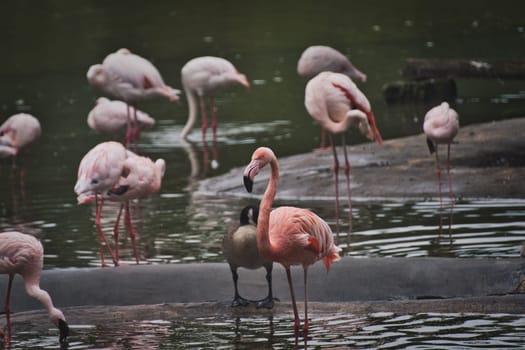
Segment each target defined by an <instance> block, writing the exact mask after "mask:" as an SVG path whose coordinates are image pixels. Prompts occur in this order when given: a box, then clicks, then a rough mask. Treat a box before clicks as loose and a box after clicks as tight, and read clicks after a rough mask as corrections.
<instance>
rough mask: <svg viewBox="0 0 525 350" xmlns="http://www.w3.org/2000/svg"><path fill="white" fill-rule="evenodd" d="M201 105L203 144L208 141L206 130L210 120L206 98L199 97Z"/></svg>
mask: <svg viewBox="0 0 525 350" xmlns="http://www.w3.org/2000/svg"><path fill="white" fill-rule="evenodd" d="M199 100H200V104H201V117H202V142H204V141H205V140H206V130H207V129H208V118H206V103H205V101H204V97H202V96H199Z"/></svg>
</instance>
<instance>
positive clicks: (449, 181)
mask: <svg viewBox="0 0 525 350" xmlns="http://www.w3.org/2000/svg"><path fill="white" fill-rule="evenodd" d="M447 177H448V193H449V196H450V220H449V222H448V238H449V240H450V242H452V219H453V215H454V204H455V198H454V192H452V177H451V176H450V144H448V148H447Z"/></svg>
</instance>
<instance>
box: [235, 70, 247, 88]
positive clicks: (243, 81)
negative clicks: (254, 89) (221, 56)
mask: <svg viewBox="0 0 525 350" xmlns="http://www.w3.org/2000/svg"><path fill="white" fill-rule="evenodd" d="M235 80H236V81H238V82H239V84H241V85H242V86H245V87H246V88H249V87H250V82H249V81H248V78H246V75H244V74H242V73H240V72H236V75H235Z"/></svg>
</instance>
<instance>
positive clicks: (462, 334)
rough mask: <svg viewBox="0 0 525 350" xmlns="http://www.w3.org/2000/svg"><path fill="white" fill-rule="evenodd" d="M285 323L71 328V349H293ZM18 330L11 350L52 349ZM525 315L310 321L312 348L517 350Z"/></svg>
mask: <svg viewBox="0 0 525 350" xmlns="http://www.w3.org/2000/svg"><path fill="white" fill-rule="evenodd" d="M290 322H291V319H290V318H289V317H288V316H283V315H274V316H271V317H268V316H255V315H254V316H252V317H221V316H218V317H196V318H178V319H175V320H164V319H156V320H123V319H119V318H117V319H111V320H109V319H108V320H104V321H101V322H100V324H97V325H73V326H72V336H71V337H70V343H69V349H94V348H96V349H101V348H104V349H290V348H292V347H293V342H294V339H293V338H294V336H293V331H291V330H290V327H289V325H290ZM31 326H32V325H30V324H28V323H20V324H18V323H17V324H15V327H16V328H17V332H16V333H15V337H14V339H13V342H12V346H13V347H12V348H13V349H27V348H31V349H46V348H55V347H56V335H55V334H53V330H52V329H49V330H48V331H47V334H46V332H44V333H43V334H44V335H43V334H42V333H39V332H36V331H34V329H32V328H31ZM524 337H525V315H511V314H477V313H446V314H444V313H418V314H395V313H390V312H378V313H372V314H368V315H352V314H341V313H335V314H330V315H316V314H312V315H311V328H310V334H309V345H310V348H311V349H407V348H411V349H429V348H431V349H471V348H479V347H482V348H484V349H503V348H506V349H512V348H515V349H520V348H522V346H523V339H524Z"/></svg>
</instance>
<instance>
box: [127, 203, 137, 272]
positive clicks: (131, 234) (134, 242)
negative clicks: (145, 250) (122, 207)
mask: <svg viewBox="0 0 525 350" xmlns="http://www.w3.org/2000/svg"><path fill="white" fill-rule="evenodd" d="M124 221H125V222H126V227H127V228H128V232H129V237H130V238H131V245H132V247H133V254H134V255H135V261H136V262H137V265H138V264H139V262H140V260H139V252H138V250H137V240H136V235H135V230H134V229H133V224H132V223H131V213H130V210H129V201H127V202H126V213H125V214H124Z"/></svg>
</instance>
